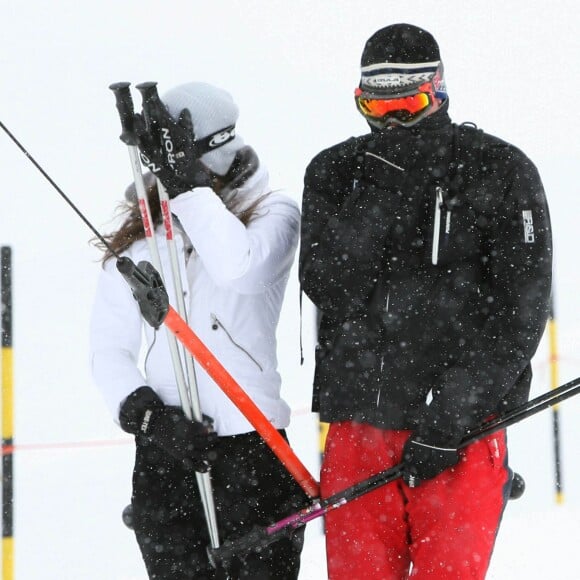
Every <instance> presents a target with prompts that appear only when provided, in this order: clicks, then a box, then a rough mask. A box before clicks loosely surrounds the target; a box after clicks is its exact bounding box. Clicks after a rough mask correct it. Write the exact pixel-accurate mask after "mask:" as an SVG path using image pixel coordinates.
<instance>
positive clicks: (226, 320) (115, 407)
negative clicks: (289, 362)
mask: <svg viewBox="0 0 580 580" xmlns="http://www.w3.org/2000/svg"><path fill="white" fill-rule="evenodd" d="M162 102H163V104H164V106H165V107H166V108H167V114H168V115H171V119H173V120H175V119H178V118H179V119H181V115H182V113H183V111H184V110H187V111H188V113H189V114H190V115H191V121H192V123H193V132H194V135H195V142H194V143H195V144H196V147H197V149H196V151H197V153H198V154H199V152H200V149H201V152H202V153H203V154H202V155H201V157H200V160H199V159H196V160H194V164H195V167H196V175H195V176H194V177H191V176H190V179H185V180H184V179H183V178H182V176H181V175H180V177H179V178H176V177H175V175H173V174H170V175H168V174H167V173H163V172H161V174H157V177H159V178H160V179H161V181H162V183H163V184H164V186H165V188H166V189H167V191H168V193H169V195H170V197H171V198H172V199H171V201H170V210H171V213H172V214H173V216H174V229H175V230H176V233H177V235H176V240H175V241H176V245H177V250H178V255H179V256H180V260H179V267H180V269H181V279H182V282H183V286H184V287H183V289H182V291H183V295H184V298H185V303H186V307H187V319H188V323H189V325H190V326H191V327H192V329H193V330H194V332H195V333H196V335H197V336H198V337H199V338H200V339H201V341H202V342H203V343H204V344H205V345H206V346H207V347H208V348H209V350H210V351H211V352H212V353H213V354H214V355H215V356H216V358H217V359H218V360H219V361H220V362H221V363H222V364H223V365H224V367H225V368H226V369H227V370H228V371H229V372H230V374H231V375H232V376H233V377H234V379H235V380H236V381H237V382H238V383H239V384H240V385H241V386H242V387H243V388H244V390H245V391H246V392H247V394H248V395H249V397H250V398H251V399H252V400H253V401H254V402H255V403H256V404H257V406H258V407H259V408H260V409H261V411H262V412H263V413H264V414H265V415H266V417H267V418H268V419H269V420H270V421H271V423H272V424H273V425H274V427H276V428H277V429H279V430H281V432H282V433H283V434H284V431H283V430H284V428H285V427H287V426H288V423H289V418H290V409H289V407H288V405H287V404H286V403H285V402H284V401H283V400H282V399H281V397H280V388H281V379H280V375H279V373H278V371H277V357H276V327H277V324H278V320H279V315H280V309H281V306H282V300H283V297H284V292H285V289H286V285H287V281H288V276H289V272H290V268H291V266H292V263H293V260H294V254H295V251H296V247H297V243H298V232H299V223H300V214H299V209H298V206H297V204H296V203H295V202H294V201H293V200H291V199H290V198H289V197H287V196H286V195H284V194H283V193H281V192H279V191H272V190H271V189H270V187H269V183H268V173H267V171H266V170H265V169H264V168H263V167H262V165H261V164H260V163H259V161H258V158H257V156H256V154H255V153H254V151H253V150H252V149H251V148H250V147H247V146H244V142H243V141H242V139H241V137H239V136H236V135H235V129H234V128H233V127H234V126H235V122H236V120H237V116H238V109H237V106H236V105H235V103H234V102H233V100H232V99H231V96H230V95H229V94H228V93H226V92H225V91H223V90H221V89H218V88H216V87H213V86H210V85H207V84H204V83H188V84H186V85H181V86H179V87H176V88H175V89H173V90H171V91H170V92H169V93H167V94H166V95H164V96H163V98H162ZM175 127H176V128H177V129H182V128H183V127H181V126H178V125H177V124H176V125H175ZM224 134H226V137H225V138H222V137H221V136H223V135H224ZM216 136H218V137H220V138H221V139H222V142H221V144H220V145H218V146H217V147H216V146H215V145H214V146H213V148H211V149H208V150H207V149H206V150H205V152H203V151H204V150H203V144H204V143H206V144H207V143H209V142H211V141H216V139H215V137H216ZM208 140H209V141H208ZM144 141H145V139H143V142H144ZM140 148H141V151H142V154H144V155H145V158H147V157H146V156H147V155H149V157H151V156H152V155H151V153H155V152H154V151H152V150H151V149H148V148H147V146H146V145H145V146H142V145H141V144H140ZM200 161H201V163H200ZM149 175H150V174H149ZM151 177H152V176H151ZM147 181H148V183H149V187H148V195H149V199H150V207H151V211H152V214H153V219H154V220H155V222H156V224H157V225H156V229H155V234H156V235H155V238H156V241H157V244H158V247H159V254H160V258H161V264H162V269H163V272H165V273H167V274H168V273H169V272H170V271H171V270H170V261H169V253H168V247H167V242H166V239H165V232H164V228H163V225H162V224H161V219H160V216H159V213H160V212H159V202H158V199H157V188H156V185H155V182H154V181H155V180H154V179H148V180H147ZM128 197H129V198H133V196H132V195H128ZM127 212H128V213H127V218H126V221H125V222H124V224H123V225H122V226H121V228H120V229H119V230H118V231H117V232H115V233H114V234H111V235H110V236H109V237H108V242H109V243H110V244H111V247H112V248H113V250H115V252H117V253H122V254H123V255H126V256H129V257H130V258H131V259H132V260H133V261H134V262H135V263H138V262H140V261H141V260H147V261H150V260H151V258H150V255H149V250H148V246H147V243H146V241H145V239H144V233H143V231H144V230H143V226H142V224H141V223H140V221H139V217H138V216H139V214H138V208H137V203H136V201H135V199H134V198H133V199H130V200H129V202H128V205H127ZM111 257H112V255H111V253H110V252H106V253H105V257H104V267H103V271H102V274H101V277H100V280H99V283H98V288H97V293H96V300H95V304H94V310H93V316H92V323H91V368H92V373H93V376H94V379H95V382H96V384H97V385H98V387H99V388H100V390H101V391H102V393H103V395H104V397H105V400H106V402H107V404H108V406H109V408H110V410H111V412H112V414H113V417H114V419H115V421H117V422H118V423H119V424H120V426H121V427H122V428H123V429H124V430H125V431H128V432H130V433H133V434H135V435H136V464H135V471H134V475H133V496H132V507H133V522H134V528H135V533H136V536H137V540H138V543H139V546H140V548H141V552H142V555H143V558H144V561H145V564H146V567H147V570H148V573H149V576H150V577H151V578H163V579H182V578H183V579H185V578H214V577H216V578H217V577H219V576H215V571H214V570H213V568H212V567H211V565H210V564H209V563H208V559H207V555H206V547H207V546H208V545H209V543H210V541H209V538H208V535H207V531H206V524H205V520H204V514H203V507H202V503H201V501H200V498H199V491H198V489H197V484H196V478H195V470H197V471H204V470H206V469H207V468H208V466H210V465H211V479H212V484H213V491H214V496H215V504H216V512H217V520H218V528H219V531H220V536H221V538H222V540H223V539H224V538H228V537H230V536H232V535H237V534H241V533H244V531H247V530H249V529H250V528H251V527H252V526H253V525H256V524H258V525H267V524H269V523H271V522H272V521H275V520H276V519H278V518H280V517H283V516H284V515H287V514H288V513H289V511H290V510H292V509H295V508H296V507H299V506H301V505H302V504H303V502H304V499H305V498H304V495H303V493H302V492H301V491H300V488H299V487H298V486H297V485H296V483H295V482H294V481H293V480H292V478H291V476H290V475H289V474H288V473H287V472H286V470H285V469H284V468H283V467H282V465H281V464H280V462H279V460H278V459H277V458H276V457H275V456H274V455H273V453H272V452H271V451H270V449H269V448H268V447H267V446H266V445H265V444H264V442H263V441H262V439H261V437H260V436H259V435H258V434H257V433H256V432H255V431H254V429H253V427H252V426H251V424H250V423H249V422H248V421H247V419H246V418H245V417H244V416H243V415H242V413H241V412H240V411H239V410H238V409H237V408H236V407H235V406H234V404H233V403H232V402H231V401H230V400H229V399H228V398H227V397H226V396H225V395H224V394H223V392H222V391H221V389H220V388H219V387H218V386H217V385H216V384H215V383H214V382H213V380H212V379H211V378H210V377H209V376H208V375H207V373H206V372H205V370H204V369H203V368H201V367H200V366H199V365H195V378H196V383H197V389H198V392H199V398H200V403H201V409H202V412H203V414H204V416H205V418H206V421H204V423H197V422H195V421H194V422H191V421H188V420H187V419H186V418H185V417H184V415H183V413H182V411H181V408H180V398H179V393H178V389H177V386H176V380H175V374H174V368H173V365H172V361H171V356H170V351H169V345H168V340H167V334H166V333H165V332H164V331H163V329H162V330H160V331H155V330H153V329H152V328H151V327H150V326H148V325H146V324H144V323H143V319H142V317H141V315H140V311H139V308H138V305H137V302H136V301H135V299H134V298H133V296H132V294H131V290H130V288H129V286H128V285H127V283H126V282H125V281H124V279H123V278H122V277H121V275H120V274H119V273H118V271H117V269H116V267H115V260H114V259H110V258H111ZM164 283H165V286H166V288H167V292H168V295H169V297H170V301H171V300H172V297H173V296H174V288H173V283H172V280H171V277H170V276H169V275H166V276H164ZM143 337H144V338H145V341H144V342H143V340H142V338H143ZM144 354H145V356H143V355H144ZM142 359H144V361H143V360H142ZM216 434H217V437H216ZM301 548H302V536H301V535H296V536H295V537H294V538H293V539H292V540H290V539H287V540H282V541H280V542H277V543H276V544H274V545H273V546H271V547H270V548H268V549H266V550H264V551H262V552H261V553H260V554H254V555H251V556H249V557H247V558H245V559H244V561H243V562H241V561H239V562H234V563H232V565H231V566H230V569H229V573H230V575H231V577H232V578H237V577H240V578H272V579H274V578H276V579H278V578H288V579H291V578H297V576H298V569H299V559H300V551H301Z"/></svg>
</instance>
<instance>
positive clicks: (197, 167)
mask: <svg viewBox="0 0 580 580" xmlns="http://www.w3.org/2000/svg"><path fill="white" fill-rule="evenodd" d="M135 131H136V133H137V137H138V145H139V151H140V153H141V161H142V162H143V164H144V165H145V166H147V168H148V169H149V170H150V171H151V172H152V173H154V174H155V176H156V177H157V178H158V179H159V180H160V181H161V183H162V184H163V186H164V187H165V190H166V191H167V194H168V195H169V197H170V198H171V199H173V198H174V197H176V196H178V195H179V194H180V193H183V192H185V191H190V190H192V189H195V188H196V187H210V186H211V175H210V172H209V170H208V169H207V168H206V167H205V165H204V164H203V163H202V162H201V161H200V160H199V155H198V152H197V149H196V146H195V137H194V132H193V124H192V121H191V114H190V113H189V109H183V111H181V113H180V115H179V119H178V120H177V122H176V121H174V120H173V117H172V116H171V115H170V114H169V112H168V111H167V109H166V108H165V107H164V106H163V104H162V103H161V102H160V101H159V103H158V104H155V108H154V111H153V114H152V115H150V117H149V118H148V119H147V120H146V119H145V117H144V115H138V114H137V115H135Z"/></svg>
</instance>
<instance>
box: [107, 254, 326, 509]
mask: <svg viewBox="0 0 580 580" xmlns="http://www.w3.org/2000/svg"><path fill="white" fill-rule="evenodd" d="M117 269H118V270H119V272H120V273H121V274H122V276H123V277H124V278H125V280H126V281H127V282H128V284H129V285H130V286H131V289H132V290H133V296H134V297H135V299H136V300H137V303H138V304H139V308H140V310H141V314H142V315H143V318H144V319H145V321H146V322H147V323H148V324H150V325H151V326H153V327H154V328H158V327H159V326H160V325H161V324H164V325H165V326H166V327H167V328H168V329H169V330H170V331H171V333H172V334H174V335H175V337H176V338H177V340H179V341H180V342H181V343H182V344H183V346H184V347H185V348H186V349H187V351H188V352H189V353H190V354H191V356H193V358H194V359H195V360H196V361H197V363H198V364H200V365H201V366H202V367H203V368H204V369H205V370H206V372H207V373H208V375H209V376H210V377H211V378H212V379H213V380H214V382H215V383H216V384H217V386H218V387H219V388H220V389H221V390H222V391H223V392H224V393H225V395H226V396H227V397H228V398H229V399H230V400H231V401H232V403H234V405H235V406H236V407H237V408H238V409H239V410H240V411H241V412H242V414H243V415H244V416H245V417H246V419H248V421H249V422H250V423H251V424H252V426H253V427H254V429H256V431H257V432H258V433H259V434H260V436H261V437H262V438H263V439H264V441H265V442H266V443H267V445H268V446H269V447H270V449H271V450H272V451H273V452H274V454H275V455H276V456H277V457H278V459H279V460H280V461H281V462H282V464H283V465H284V467H285V468H286V469H287V470H288V471H289V473H290V474H291V475H292V476H293V477H294V479H295V480H296V481H297V483H298V484H299V485H300V487H301V488H302V489H303V490H304V492H305V493H306V494H307V495H308V496H309V497H310V498H316V497H318V495H319V488H318V483H317V482H316V480H315V479H314V477H312V475H311V474H310V473H309V471H308V470H307V469H306V467H305V466H304V465H303V463H302V462H301V461H300V459H298V457H297V456H296V454H295V453H294V451H292V448H291V447H290V445H288V443H287V442H286V440H285V439H284V438H283V437H282V435H280V433H279V432H278V430H277V429H276V428H275V427H274V426H273V425H272V423H270V421H268V419H267V418H266V416H265V415H264V413H262V411H261V410H260V409H259V407H258V406H257V405H256V404H255V403H254V401H252V399H250V397H249V396H248V395H247V394H246V392H245V391H244V390H243V389H242V387H241V386H240V385H239V384H238V383H237V382H236V380H235V379H234V378H233V377H232V375H231V374H230V373H229V372H228V371H227V370H226V369H225V367H224V366H223V365H222V364H221V363H220V361H219V360H218V359H217V358H216V357H215V356H214V355H213V354H212V353H211V351H210V350H209V349H208V348H207V347H206V346H205V345H204V344H203V342H202V341H201V340H200V339H199V338H198V336H197V335H196V334H195V333H194V332H193V330H191V328H190V327H189V326H188V325H187V322H186V321H185V320H184V319H183V318H182V317H181V316H180V315H179V314H178V312H177V311H176V310H175V309H174V308H172V307H171V305H170V304H169V300H168V298H167V292H166V291H165V287H164V286H163V281H162V280H161V277H160V276H159V273H158V272H157V271H156V270H155V268H154V267H153V266H152V265H151V264H150V263H149V262H139V264H138V266H135V264H134V263H133V262H132V260H131V259H129V258H126V257H122V258H119V259H118V260H117Z"/></svg>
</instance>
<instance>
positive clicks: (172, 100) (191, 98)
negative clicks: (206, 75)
mask: <svg viewBox="0 0 580 580" xmlns="http://www.w3.org/2000/svg"><path fill="white" fill-rule="evenodd" d="M161 100H162V101H163V103H164V104H165V106H166V107H167V109H168V111H169V113H170V114H171V116H172V117H173V118H174V119H178V118H179V114H180V113H181V111H182V110H183V109H189V112H190V113H191V119H192V121H193V130H194V132H195V139H196V140H200V139H204V138H205V137H208V136H209V135H214V134H217V138H218V139H219V138H220V135H219V133H220V131H223V130H224V129H227V128H229V127H232V126H235V124H236V121H237V120H238V116H239V110H238V106H237V105H236V104H235V103H234V100H233V98H232V96H231V95H230V94H229V93H228V92H227V91H224V90H223V89H220V88H218V87H214V86H212V85H209V84H207V83H201V82H191V83H186V84H183V85H179V86H177V87H175V88H173V89H171V90H170V91H168V92H167V93H165V94H164V95H163V96H162V97H161ZM234 130H235V129H234ZM243 146H244V141H243V139H242V138H241V137H240V136H239V135H236V136H235V137H234V138H233V139H231V140H229V141H227V142H226V143H225V144H224V145H221V146H217V147H215V148H214V149H212V150H210V151H208V152H207V153H204V154H203V155H202V156H201V160H202V162H203V163H204V164H205V165H207V167H208V168H209V169H210V170H211V171H213V172H214V173H217V174H218V175H225V174H226V173H227V172H228V169H229V168H230V166H231V164H232V162H233V160H234V157H235V155H236V152H237V151H238V150H239V149H241V148H242V147H243Z"/></svg>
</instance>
